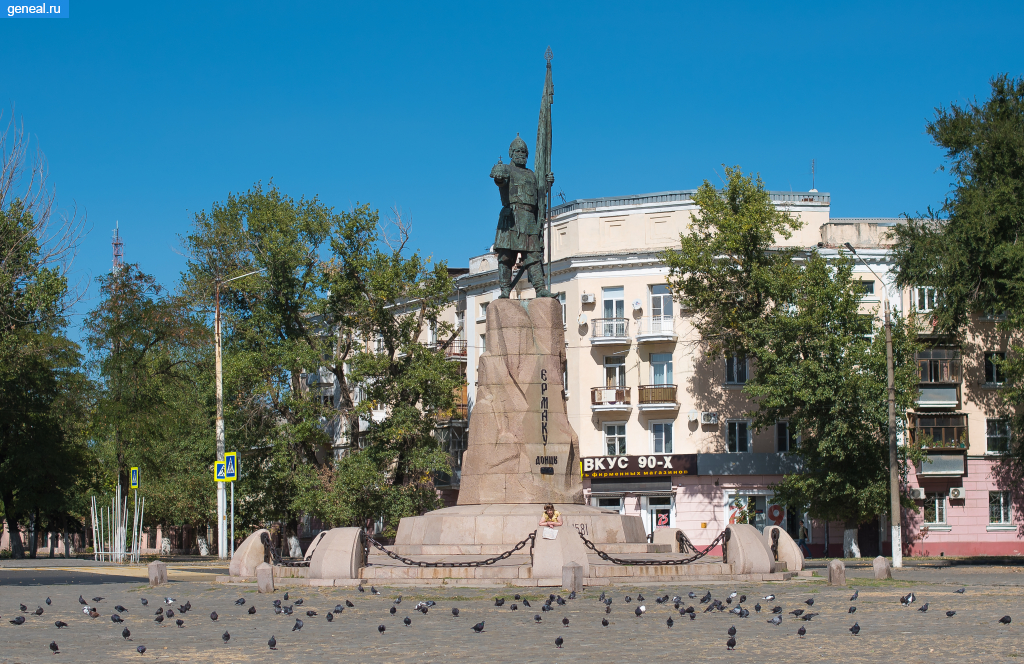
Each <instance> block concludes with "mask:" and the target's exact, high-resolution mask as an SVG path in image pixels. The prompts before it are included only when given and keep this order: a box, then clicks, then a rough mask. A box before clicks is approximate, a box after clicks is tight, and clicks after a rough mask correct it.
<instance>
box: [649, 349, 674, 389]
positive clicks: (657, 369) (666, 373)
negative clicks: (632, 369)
mask: <svg viewBox="0 0 1024 664" xmlns="http://www.w3.org/2000/svg"><path fill="white" fill-rule="evenodd" d="M651 384H652V385H672V384H673V383H672V353H651Z"/></svg>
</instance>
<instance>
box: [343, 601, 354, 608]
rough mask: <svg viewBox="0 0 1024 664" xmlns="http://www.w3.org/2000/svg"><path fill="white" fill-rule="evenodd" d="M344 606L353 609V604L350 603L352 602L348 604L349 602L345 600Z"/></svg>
mask: <svg viewBox="0 0 1024 664" xmlns="http://www.w3.org/2000/svg"><path fill="white" fill-rule="evenodd" d="M345 606H347V607H348V608H350V609H351V608H352V607H354V606H355V604H353V603H352V602H350V601H349V600H345Z"/></svg>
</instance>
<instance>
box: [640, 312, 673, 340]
mask: <svg viewBox="0 0 1024 664" xmlns="http://www.w3.org/2000/svg"><path fill="white" fill-rule="evenodd" d="M676 338H677V337H676V331H675V319H674V318H673V317H672V316H645V317H643V318H641V319H640V321H639V325H638V327H637V331H636V341H637V343H641V344H642V343H657V342H660V341H671V342H674V341H675V340H676Z"/></svg>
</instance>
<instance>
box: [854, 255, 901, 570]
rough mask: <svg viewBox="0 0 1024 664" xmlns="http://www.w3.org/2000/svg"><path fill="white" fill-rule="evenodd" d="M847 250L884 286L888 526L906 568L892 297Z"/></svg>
mask: <svg viewBox="0 0 1024 664" xmlns="http://www.w3.org/2000/svg"><path fill="white" fill-rule="evenodd" d="M845 246H846V248H847V249H848V250H849V251H850V252H851V253H852V254H853V255H854V256H856V257H857V259H858V260H859V261H860V262H861V263H863V264H864V267H866V268H867V269H868V272H870V273H871V275H872V276H873V277H874V278H875V279H876V280H877V281H878V284H879V285H880V286H881V287H882V302H883V308H884V310H885V373H886V379H887V382H888V388H889V500H890V506H889V511H890V517H889V523H890V526H891V529H892V537H891V540H892V566H893V567H903V529H902V525H901V523H900V522H901V519H900V470H899V464H898V463H897V454H896V371H895V368H894V367H893V359H892V321H891V320H890V318H889V294H888V292H887V291H888V289H887V287H886V284H885V283H884V282H883V281H882V280H881V279H879V277H878V275H877V274H875V271H874V270H872V269H871V266H870V265H868V263H867V261H865V260H864V259H863V258H862V257H861V256H860V254H858V253H857V250H856V249H854V248H853V245H851V244H850V243H849V242H847V243H846V244H845Z"/></svg>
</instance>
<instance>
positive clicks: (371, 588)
mask: <svg viewBox="0 0 1024 664" xmlns="http://www.w3.org/2000/svg"><path fill="white" fill-rule="evenodd" d="M370 593H371V594H373V595H379V594H380V591H379V590H377V589H376V588H374V587H373V586H370Z"/></svg>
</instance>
